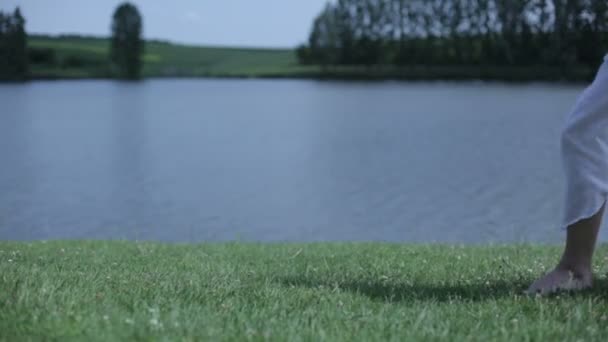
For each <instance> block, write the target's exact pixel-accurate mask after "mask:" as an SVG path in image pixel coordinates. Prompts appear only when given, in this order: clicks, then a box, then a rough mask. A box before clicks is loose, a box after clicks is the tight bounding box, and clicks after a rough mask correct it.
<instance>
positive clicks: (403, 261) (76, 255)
mask: <svg viewBox="0 0 608 342" xmlns="http://www.w3.org/2000/svg"><path fill="white" fill-rule="evenodd" d="M558 252H559V250H558V248H556V247H541V246H522V247H515V246H510V247H456V246H439V245H437V246H412V245H390V244H240V243H239V244H237V243H234V244H202V245H164V244H152V243H129V242H46V243H45V242H36V243H17V242H0V339H1V340H4V341H20V340H41V339H52V340H73V339H77V340H88V341H109V340H145V341H148V340H183V341H190V340H210V341H222V340H231V341H241V340H254V341H256V340H258V341H259V340H275V341H353V340H358V341H374V340H393V341H414V340H446V341H488V340H505V341H507V340H513V341H523V340H527V341H552V340H559V341H577V340H580V341H593V340H595V341H605V340H606V338H607V337H608V280H607V279H606V277H605V272H606V270H607V267H608V259H607V258H606V255H607V252H608V247H607V246H603V247H601V248H600V250H599V253H598V258H597V259H596V261H597V267H598V268H597V270H596V271H597V272H598V274H599V279H598V284H597V285H598V286H597V287H596V289H595V290H593V291H589V292H587V293H583V294H579V295H561V296H557V297H553V298H529V297H525V296H522V295H520V293H521V291H522V290H523V289H524V288H525V287H526V285H528V284H529V283H530V282H531V281H532V280H533V279H534V278H535V276H537V275H539V274H540V273H541V272H543V271H545V270H547V268H548V267H549V266H550V265H551V264H552V262H553V261H554V260H555V259H556V257H557V254H558Z"/></svg>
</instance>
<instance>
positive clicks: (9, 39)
mask: <svg viewBox="0 0 608 342" xmlns="http://www.w3.org/2000/svg"><path fill="white" fill-rule="evenodd" d="M25 24H26V20H25V18H24V17H23V15H22V14H21V11H20V9H19V7H17V8H16V9H15V10H14V12H13V13H4V12H2V11H0V80H25V79H27V78H28V71H29V68H30V64H32V65H53V64H55V63H56V62H57V58H56V55H55V51H54V50H53V49H52V48H34V47H29V48H28V46H27V40H28V36H27V32H26V28H25ZM142 29H143V20H142V17H141V15H140V13H139V11H138V9H137V8H136V7H135V6H134V5H132V4H130V3H128V2H125V3H123V4H121V5H119V6H118V7H117V8H116V10H115V12H114V15H113V16H112V26H111V34H112V37H111V40H110V52H109V56H108V65H109V75H108V76H111V77H115V78H121V79H138V78H140V75H141V68H142V58H141V57H142V55H143V51H144V41H143V39H142ZM83 63H86V61H85V60H83V59H82V58H81V57H79V56H66V57H65V58H64V60H63V61H62V66H63V67H66V68H71V67H81V66H82V64H83Z"/></svg>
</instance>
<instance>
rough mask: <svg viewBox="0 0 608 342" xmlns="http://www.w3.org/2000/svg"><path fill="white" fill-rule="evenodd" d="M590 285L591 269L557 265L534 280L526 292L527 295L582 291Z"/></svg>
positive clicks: (591, 284) (591, 281)
mask: <svg viewBox="0 0 608 342" xmlns="http://www.w3.org/2000/svg"><path fill="white" fill-rule="evenodd" d="M592 286H593V275H592V273H591V271H572V270H570V269H567V268H561V267H558V268H556V269H555V270H553V271H552V272H550V273H549V274H547V275H545V276H544V277H542V278H540V279H539V280H537V281H536V282H534V284H532V286H530V288H529V289H528V291H526V293H527V294H529V295H535V294H540V295H542V296H546V295H551V294H555V293H558V292H563V291H565V292H571V291H574V292H577V291H582V290H585V289H589V288H591V287H592Z"/></svg>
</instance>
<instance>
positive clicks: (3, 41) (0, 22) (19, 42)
mask: <svg viewBox="0 0 608 342" xmlns="http://www.w3.org/2000/svg"><path fill="white" fill-rule="evenodd" d="M27 72H28V54H27V34H26V32H25V19H24V18H23V16H22V15H21V11H20V10H19V7H17V8H16V9H15V11H14V12H13V14H12V15H11V14H8V13H6V14H5V13H2V12H0V79H3V80H23V79H25V78H26V77H27Z"/></svg>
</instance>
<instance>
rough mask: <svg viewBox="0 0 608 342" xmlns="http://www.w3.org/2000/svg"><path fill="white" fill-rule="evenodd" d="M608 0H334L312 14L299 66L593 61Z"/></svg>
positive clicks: (607, 47)
mask: <svg viewBox="0 0 608 342" xmlns="http://www.w3.org/2000/svg"><path fill="white" fill-rule="evenodd" d="M607 52H608V1H606V0H338V1H336V2H332V3H328V4H327V5H326V7H325V9H324V10H323V11H322V12H321V13H320V14H319V16H318V17H317V18H316V19H315V20H314V23H313V27H312V30H311V33H310V37H309V40H308V44H306V45H302V46H300V47H299V48H298V49H297V54H298V58H299V61H300V62H301V63H302V64H319V65H324V66H328V65H367V66H371V65H396V66H403V65H456V66H457V65H492V66H535V65H548V66H560V67H568V66H575V65H576V66H580V65H584V66H590V67H596V66H597V65H598V64H599V63H600V62H601V60H602V57H603V56H604V54H606V53H607Z"/></svg>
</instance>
